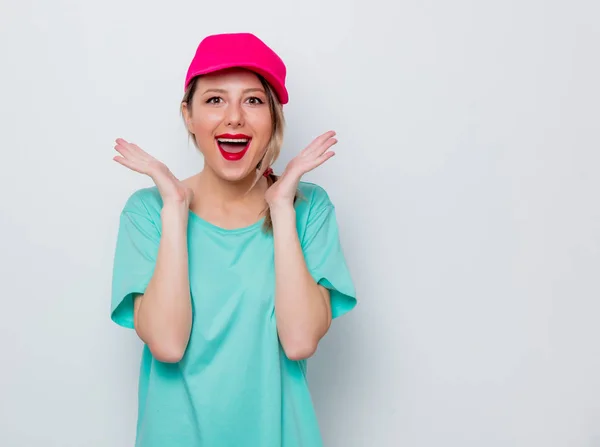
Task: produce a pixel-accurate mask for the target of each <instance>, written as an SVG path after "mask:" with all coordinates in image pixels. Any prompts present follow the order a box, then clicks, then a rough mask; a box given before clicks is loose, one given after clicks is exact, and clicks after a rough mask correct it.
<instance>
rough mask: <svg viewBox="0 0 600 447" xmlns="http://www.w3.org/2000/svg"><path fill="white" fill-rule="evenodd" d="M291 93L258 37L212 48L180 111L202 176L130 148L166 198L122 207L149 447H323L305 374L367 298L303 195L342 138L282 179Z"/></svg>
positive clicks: (116, 299) (121, 243)
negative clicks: (175, 170)
mask: <svg viewBox="0 0 600 447" xmlns="http://www.w3.org/2000/svg"><path fill="white" fill-rule="evenodd" d="M285 77H286V68H285V65H284V64H283V62H282V61H281V59H280V58H279V57H278V56H277V55H276V54H275V53H274V52H273V51H272V50H271V49H270V48H269V47H268V46H266V45H265V44H264V43H263V42H262V41H261V40H260V39H258V38H257V37H255V36H254V35H252V34H220V35H214V36H209V37H207V38H206V39H204V40H203V41H202V42H201V43H200V45H199V46H198V49H197V51H196V54H195V56H194V58H193V60H192V62H191V64H190V66H189V69H188V72H187V76H186V81H185V95H184V97H183V100H182V103H181V111H182V114H183V118H184V121H185V125H186V127H187V130H188V132H189V134H190V136H191V137H192V138H193V141H194V143H195V145H196V146H197V147H198V149H199V150H200V151H201V152H202V154H203V157H204V161H205V162H204V168H203V170H202V171H201V172H200V173H198V174H197V175H194V176H192V177H190V178H188V179H185V180H182V181H180V180H178V179H177V178H175V176H174V175H173V174H172V173H171V172H170V171H169V169H168V168H167V167H166V166H164V165H163V164H162V163H160V162H158V161H157V160H155V159H154V158H152V157H151V156H150V155H148V154H147V153H145V152H144V151H143V150H142V149H140V148H139V147H138V146H136V145H134V144H131V143H128V142H126V141H125V140H123V139H117V144H116V146H115V149H116V150H117V151H118V152H119V154H120V155H117V156H115V157H114V160H115V161H117V162H118V163H120V164H122V165H123V166H125V167H127V168H129V169H131V170H134V171H136V172H139V173H142V174H145V175H148V176H149V177H151V178H152V180H153V181H154V183H155V185H156V186H153V187H151V188H144V189H141V190H138V191H136V192H134V193H133V194H132V195H131V196H130V198H129V199H128V200H127V203H126V204H125V207H124V209H123V211H122V213H121V217H120V227H119V234H118V240H117V247H116V253H115V259H114V272H113V292H112V308H111V318H112V319H113V321H115V322H116V323H117V324H119V325H122V326H125V327H128V328H134V329H135V331H136V333H137V334H138V335H139V337H140V338H141V340H142V341H143V342H144V350H143V356H142V364H141V370H140V382H139V407H138V424H137V439H136V445H137V446H142V447H154V446H156V447H159V446H160V447H179V446H181V447H184V446H185V447H190V446H202V447H228V446H231V447H233V446H235V447H240V446H248V447H275V446H277V447H279V446H285V447H293V446H307V447H315V446H319V445H321V437H320V434H319V428H318V424H317V420H316V417H315V412H314V409H313V406H312V402H311V397H310V394H309V390H308V386H307V381H306V375H305V374H306V359H307V358H309V357H310V356H311V355H312V354H313V353H314V352H315V350H316V348H317V345H318V343H319V340H320V339H321V338H322V337H323V336H324V335H325V334H326V332H327V331H328V329H329V326H330V323H331V320H332V319H333V318H336V317H338V316H340V315H342V314H344V313H346V312H348V311H349V310H351V309H352V308H353V307H354V306H355V304H356V298H355V291H354V287H353V283H352V280H351V278H350V275H349V273H348V269H347V266H346V263H345V260H344V256H343V254H342V250H341V247H340V243H339V237H338V229H337V223H336V218H335V211H334V206H333V205H332V203H331V202H330V200H329V198H328V196H327V194H326V192H325V191H324V190H323V189H322V188H320V187H318V186H316V185H314V184H310V183H307V182H303V181H301V177H302V175H304V174H305V173H306V172H309V171H311V170H312V169H315V168H316V167H317V166H319V165H321V164H323V163H324V162H325V161H327V160H328V159H329V158H331V156H333V152H332V151H331V147H332V146H333V145H334V144H335V143H336V140H335V138H334V136H335V134H334V132H327V133H325V134H323V135H321V136H319V137H318V138H316V139H315V140H314V141H313V142H312V143H311V144H310V145H309V146H308V147H306V148H305V149H304V150H303V151H302V152H300V154H299V155H298V156H296V157H295V158H294V159H293V160H292V161H291V162H290V163H289V164H288V166H287V167H286V169H285V171H284V172H283V174H282V176H281V177H277V176H275V175H274V174H273V173H272V170H271V168H270V166H271V164H272V163H273V162H274V161H275V160H276V158H277V156H278V155H279V151H280V147H281V144H282V139H283V127H284V122H283V111H282V105H283V104H285V103H287V101H288V92H287V90H286V87H285Z"/></svg>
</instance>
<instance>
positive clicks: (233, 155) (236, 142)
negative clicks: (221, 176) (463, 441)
mask: <svg viewBox="0 0 600 447" xmlns="http://www.w3.org/2000/svg"><path fill="white" fill-rule="evenodd" d="M215 141H216V142H217V147H218V148H219V152H221V155H222V156H223V158H225V160H228V161H238V160H241V159H242V158H243V157H244V155H245V154H246V152H247V151H248V148H249V147H250V142H251V141H252V137H250V136H249V135H245V134H240V133H238V134H231V133H224V134H221V135H217V136H216V137H215Z"/></svg>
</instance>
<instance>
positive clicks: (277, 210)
mask: <svg viewBox="0 0 600 447" xmlns="http://www.w3.org/2000/svg"><path fill="white" fill-rule="evenodd" d="M269 211H270V212H271V220H272V221H273V222H275V221H278V220H282V219H286V218H295V217H296V209H295V208H294V204H293V203H273V204H269Z"/></svg>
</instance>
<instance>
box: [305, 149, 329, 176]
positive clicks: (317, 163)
mask: <svg viewBox="0 0 600 447" xmlns="http://www.w3.org/2000/svg"><path fill="white" fill-rule="evenodd" d="M334 155H335V152H333V151H329V152H325V153H324V154H322V155H320V156H319V157H317V158H315V159H314V160H311V161H310V163H308V169H307V170H306V172H309V171H312V170H313V169H315V168H317V167H319V166H321V165H322V164H323V163H325V162H326V161H327V160H329V159H330V158H331V157H333V156H334Z"/></svg>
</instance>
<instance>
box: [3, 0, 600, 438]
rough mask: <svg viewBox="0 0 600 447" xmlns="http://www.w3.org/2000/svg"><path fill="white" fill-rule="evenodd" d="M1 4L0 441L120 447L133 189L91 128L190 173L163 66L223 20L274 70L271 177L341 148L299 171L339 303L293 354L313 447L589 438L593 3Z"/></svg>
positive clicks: (599, 380) (127, 394)
mask: <svg viewBox="0 0 600 447" xmlns="http://www.w3.org/2000/svg"><path fill="white" fill-rule="evenodd" d="M0 5H1V6H0V30H1V36H2V38H1V39H0V51H1V62H0V63H1V70H0V81H1V82H0V119H1V120H0V126H1V128H2V132H1V134H0V135H1V136H0V138H1V143H2V147H1V151H2V159H1V162H0V182H1V184H0V186H1V193H2V202H1V206H0V228H1V230H2V231H1V233H0V244H1V245H0V253H1V269H0V272H1V282H0V287H1V289H0V292H1V298H2V308H1V309H0V350H1V352H2V359H1V361H0V362H1V363H0V365H1V366H0V446H2V447H37V446H44V447H70V446H73V447H75V446H77V447H79V446H88V447H97V446H98V447H99V446H110V447H121V446H123V447H126V446H132V445H133V439H134V430H135V420H136V409H137V407H136V396H137V378H138V362H139V358H140V352H141V344H140V341H139V340H138V339H137V338H136V336H135V334H134V333H133V332H132V331H128V330H125V329H122V328H119V327H117V326H116V325H114V324H113V323H112V322H111V321H110V319H109V301H110V282H111V269H112V256H113V253H114V244H115V241H116V234H117V228H118V214H119V212H120V210H121V208H122V206H123V204H124V201H125V200H126V198H127V197H128V196H129V195H130V194H131V193H132V192H133V191H134V190H135V189H137V188H140V187H145V186H150V185H151V181H150V179H149V178H147V177H145V176H142V175H140V174H137V173H134V172H131V171H129V170H127V169H126V168H124V167H122V166H120V165H118V164H117V163H115V162H114V161H112V157H113V155H115V154H116V152H114V150H113V145H114V140H115V139H116V138H117V137H123V138H125V139H127V140H130V141H133V142H136V143H137V144H139V145H140V146H141V147H142V148H143V149H145V150H146V151H148V152H150V153H151V154H152V155H154V156H155V157H157V158H159V159H160V160H162V161H164V162H165V163H166V164H167V165H168V166H169V167H170V168H171V169H172V170H173V172H175V173H176V174H177V175H178V176H180V177H186V176H189V175H192V174H194V173H195V172H197V171H199V170H200V169H201V168H202V159H201V157H200V156H199V155H198V153H197V151H196V150H195V148H194V147H193V145H192V144H191V143H190V142H188V140H187V136H186V132H185V129H184V127H183V124H182V121H181V118H180V115H179V102H180V100H181V96H182V93H183V81H184V77H185V72H186V70H187V65H188V63H189V61H190V60H191V58H192V56H193V54H194V52H195V49H196V46H197V44H198V42H199V41H200V40H201V39H202V38H203V37H204V36H205V35H207V34H211V33H217V32H234V31H251V32H254V33H256V34H257V35H259V36H260V37H261V38H262V39H263V40H265V41H266V42H267V43H268V44H269V45H271V46H272V47H273V48H274V49H275V50H276V51H277V52H278V53H279V54H280V55H281V56H282V58H283V59H284V60H285V62H286V63H287V65H288V69H289V78H288V86H289V90H290V95H291V102H290V104H289V105H288V106H286V109H285V110H286V116H287V120H288V130H287V134H286V144H285V148H284V152H283V155H282V158H281V159H280V160H279V162H278V163H277V165H276V171H281V170H282V169H283V167H284V166H285V163H286V162H287V161H288V160H289V159H291V158H292V157H293V156H294V155H295V154H296V153H297V152H298V151H300V150H301V149H302V148H304V147H305V146H306V145H307V144H308V143H309V142H310V141H312V139H313V138H314V137H315V136H317V135H319V134H321V133H322V132H325V131H326V130H329V129H334V130H336V131H337V132H338V135H339V139H340V143H339V144H338V145H337V146H336V152H337V156H336V157H335V158H334V159H332V160H330V161H329V162H328V163H327V164H326V165H324V166H322V167H321V168H319V169H318V170H316V171H314V172H312V173H310V174H309V175H307V176H306V177H305V179H307V180H310V181H314V182H316V183H319V184H321V185H322V186H323V187H325V188H326V189H327V190H328V192H329V194H330V196H331V198H332V200H333V201H334V202H335V204H336V206H337V210H338V217H339V222H340V227H341V235H342V242H343V244H344V247H345V252H346V255H347V258H348V263H349V265H350V268H351V271H352V273H353V276H354V278H355V282H356V287H357V290H358V293H359V299H360V303H359V306H358V307H357V308H356V309H355V311H353V312H352V313H351V314H349V315H347V316H344V317H343V318H341V319H340V320H336V321H335V323H334V325H333V327H332V330H331V332H330V333H329V334H328V336H327V337H326V338H325V339H324V340H323V342H322V344H321V345H320V347H319V350H318V352H317V354H316V355H315V357H314V358H313V359H312V360H311V361H310V363H309V376H310V377H309V378H310V384H311V389H312V392H313V397H314V402H315V405H316V408H317V412H318V415H319V418H320V421H321V427H322V431H323V436H324V439H325V445H326V446H328V447H342V446H343V447H358V446H368V447H374V446H377V447H384V446H385V447H388V446H407V447H441V446H444V447H454V446H456V447H482V446H485V447H508V446H510V447H512V446H515V447H594V446H600V403H599V402H600V344H599V340H600V325H598V323H597V321H598V318H599V316H598V314H599V313H600V300H599V299H598V295H599V292H600V276H599V270H600V204H599V198H598V191H599V188H600V176H599V175H598V170H599V168H600V152H599V143H600V136H599V135H600V133H599V118H600V106H599V104H600V87H599V83H598V79H600V59H599V57H598V55H599V54H600V48H599V47H600V31H599V29H600V27H599V26H598V17H600V6H599V4H598V2H593V1H591V0H590V1H580V0H575V1H570V2H567V1H562V2H558V1H536V0H520V1H516V0H512V1H511V0H509V1H506V0H505V1H494V2H490V1H488V2H482V1H476V0H459V1H454V2H448V1H443V0H435V1H427V0H425V1H423V0H421V1H406V2H400V3H397V2H391V1H388V0H376V1H369V2H359V1H341V0H337V1H327V0H324V1H323V2H320V1H317V0H309V1H303V2H279V1H275V0H258V1H253V2H247V1H239V0H231V1H229V2H217V1H215V2H206V1H204V2H192V1H183V0H173V1H171V2H147V1H133V0H119V1H116V0H107V1H103V2H81V1H75V0H71V1H68V0H54V1H51V2H50V1H44V0H31V1H27V2H16V1H12V2H9V1H7V0H3V1H2V3H0ZM253 447H254V446H253Z"/></svg>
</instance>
